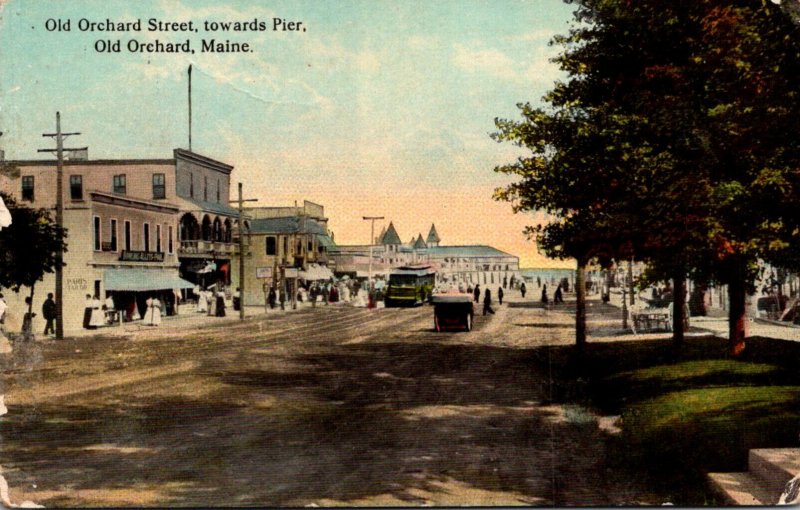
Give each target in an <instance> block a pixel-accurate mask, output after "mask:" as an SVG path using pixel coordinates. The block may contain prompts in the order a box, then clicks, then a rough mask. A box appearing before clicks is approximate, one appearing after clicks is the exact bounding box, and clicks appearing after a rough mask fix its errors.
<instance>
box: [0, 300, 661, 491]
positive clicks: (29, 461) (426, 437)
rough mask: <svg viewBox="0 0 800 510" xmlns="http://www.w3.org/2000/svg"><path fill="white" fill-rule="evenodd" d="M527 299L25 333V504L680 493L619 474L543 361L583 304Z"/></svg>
mask: <svg viewBox="0 0 800 510" xmlns="http://www.w3.org/2000/svg"><path fill="white" fill-rule="evenodd" d="M508 294H516V293H515V292H513V291H509V292H508ZM509 298H510V300H511V302H510V303H506V304H504V305H503V306H500V307H496V308H497V310H498V312H497V314H496V315H494V316H487V317H483V316H481V315H476V317H475V330H474V331H473V332H471V333H438V334H437V333H435V332H433V330H432V326H433V318H432V315H433V313H432V309H431V308H430V307H428V306H424V307H419V308H412V309H379V310H366V309H357V308H351V307H349V306H345V305H335V306H334V305H332V306H320V307H317V308H315V309H305V310H302V311H297V312H295V313H287V314H271V315H267V316H262V317H256V318H250V319H248V320H246V321H245V322H243V323H238V322H234V321H228V322H226V323H225V324H217V325H214V324H213V323H212V324H210V325H204V326H192V327H186V328H180V329H161V330H158V329H155V330H144V331H141V332H136V333H132V334H129V335H117V336H95V337H84V338H76V339H70V340H66V341H63V342H59V343H56V342H54V341H46V342H37V343H36V344H34V345H29V346H20V345H16V346H15V351H14V354H13V357H11V358H10V359H9V360H7V362H6V363H7V367H6V370H5V372H4V373H5V376H4V380H5V381H4V382H5V388H6V405H7V406H8V408H9V413H8V414H7V415H5V416H3V417H2V418H1V419H0V427H1V428H0V434H1V435H2V438H1V439H2V449H0V464H1V465H2V468H3V474H4V476H5V477H6V479H7V480H8V482H9V485H10V487H11V492H10V496H11V500H12V501H14V502H19V501H23V500H31V501H34V502H36V503H39V504H42V505H45V506H131V505H135V506H140V505H157V506H215V505H224V506H242V505H258V506H265V505H266V506H276V505H293V506H295V505H296V506H305V505H311V504H315V505H320V506H331V505H369V506H378V505H404V506H408V505H411V506H415V505H465V504H466V505H480V506H486V505H547V506H550V505H596V506H606V505H615V504H620V503H630V502H648V503H653V504H659V503H661V501H657V500H654V499H653V498H654V496H652V495H649V494H648V493H647V489H646V488H645V487H640V486H637V482H636V481H635V479H632V478H631V477H630V476H629V475H627V474H626V473H623V472H620V471H619V470H618V469H616V468H614V467H613V462H610V460H609V458H608V456H607V455H606V453H607V451H606V447H605V441H606V439H605V437H606V436H605V435H604V433H603V432H602V431H601V430H600V429H599V428H598V421H597V420H596V419H595V417H594V416H592V415H590V414H589V413H587V412H586V411H585V410H582V409H580V408H574V407H568V408H565V407H562V406H559V405H555V404H553V403H551V402H549V396H550V395H551V391H552V388H551V387H550V378H549V377H548V374H547V373H540V372H539V371H537V370H539V369H536V368H534V364H533V363H531V359H532V357H533V356H537V355H539V354H538V353H537V351H536V349H535V348H536V347H537V346H543V345H554V344H559V343H561V344H568V343H571V342H573V341H574V340H573V334H574V333H573V326H572V324H573V323H572V321H573V318H572V317H573V316H572V314H571V313H570V309H569V308H567V307H563V308H561V309H556V310H544V309H542V308H540V307H539V306H538V305H537V304H536V303H534V302H532V301H530V300H528V301H525V302H522V301H521V299H520V297H519V296H518V295H512V296H509ZM477 311H478V312H479V311H480V310H479V309H478V310H477ZM539 366H543V365H542V364H541V363H540V364H539ZM544 366H546V364H545V365H544Z"/></svg>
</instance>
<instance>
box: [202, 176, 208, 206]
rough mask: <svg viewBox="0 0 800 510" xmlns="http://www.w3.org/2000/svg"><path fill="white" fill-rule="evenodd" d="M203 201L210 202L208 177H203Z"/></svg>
mask: <svg viewBox="0 0 800 510" xmlns="http://www.w3.org/2000/svg"><path fill="white" fill-rule="evenodd" d="M203 200H204V201H206V202H208V177H206V176H203Z"/></svg>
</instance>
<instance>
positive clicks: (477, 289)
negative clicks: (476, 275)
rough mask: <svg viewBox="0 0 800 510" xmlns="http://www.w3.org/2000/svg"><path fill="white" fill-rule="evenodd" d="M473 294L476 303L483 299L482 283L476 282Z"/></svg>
mask: <svg viewBox="0 0 800 510" xmlns="http://www.w3.org/2000/svg"><path fill="white" fill-rule="evenodd" d="M487 290H488V289H487ZM472 296H473V297H474V298H475V302H476V303H480V301H481V285H480V284H476V285H475V290H474V291H472Z"/></svg>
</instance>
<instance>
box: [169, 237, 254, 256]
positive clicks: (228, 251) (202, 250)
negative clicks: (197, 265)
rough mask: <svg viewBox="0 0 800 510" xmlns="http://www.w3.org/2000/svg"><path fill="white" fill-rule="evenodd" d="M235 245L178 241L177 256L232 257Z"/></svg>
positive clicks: (219, 242) (217, 242)
mask: <svg viewBox="0 0 800 510" xmlns="http://www.w3.org/2000/svg"><path fill="white" fill-rule="evenodd" d="M238 246H239V245H238V244H237V243H223V242H221V241H200V240H193V241H180V247H179V254H181V255H211V254H215V255H233V254H234V253H236V250H237V248H238Z"/></svg>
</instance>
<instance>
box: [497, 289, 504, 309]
mask: <svg viewBox="0 0 800 510" xmlns="http://www.w3.org/2000/svg"><path fill="white" fill-rule="evenodd" d="M497 302H498V303H499V304H501V305H502V304H503V287H500V288H499V289H497Z"/></svg>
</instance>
